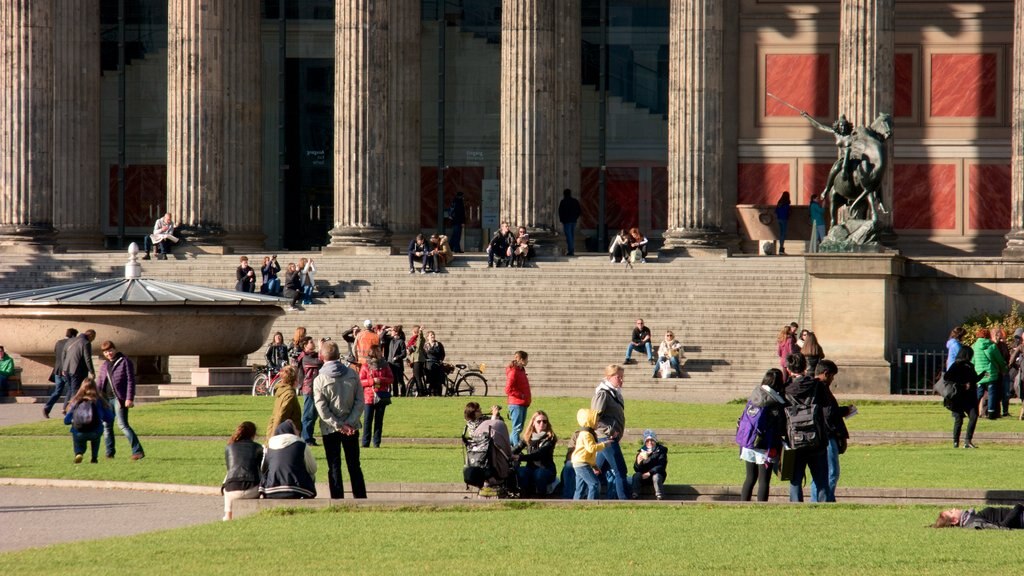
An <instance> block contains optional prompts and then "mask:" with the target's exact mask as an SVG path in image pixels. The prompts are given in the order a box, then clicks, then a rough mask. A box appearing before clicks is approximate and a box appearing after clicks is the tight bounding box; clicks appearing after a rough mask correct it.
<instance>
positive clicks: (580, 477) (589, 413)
mask: <svg viewBox="0 0 1024 576" xmlns="http://www.w3.org/2000/svg"><path fill="white" fill-rule="evenodd" d="M576 422H578V423H579V425H580V429H579V431H578V433H577V435H576V448H575V449H574V450H573V451H572V468H573V471H574V472H575V473H576V492H575V493H574V494H573V497H572V499H573V500H579V499H581V498H582V496H583V490H584V488H586V491H587V500H597V494H598V492H599V490H600V486H601V483H600V482H599V481H598V479H597V474H598V473H599V471H598V470H597V468H596V466H597V453H598V452H600V451H601V450H604V447H605V444H606V443H605V442H598V441H597V433H596V432H594V424H595V423H597V413H596V412H594V411H593V410H591V409H589V408H580V409H579V411H578V412H576Z"/></svg>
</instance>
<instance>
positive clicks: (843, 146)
mask: <svg viewBox="0 0 1024 576" xmlns="http://www.w3.org/2000/svg"><path fill="white" fill-rule="evenodd" d="M800 115H801V116H803V117H804V118H806V119H807V121H808V122H810V123H811V125H812V126H814V127H815V128H817V129H818V130H821V131H822V132H828V133H829V134H832V135H834V136H835V138H836V148H838V149H839V157H838V158H837V159H836V161H835V163H833V164H832V169H831V170H829V171H828V178H826V179H825V190H823V191H822V193H821V197H822V198H828V197H829V195H828V193H829V192H831V191H832V188H833V184H832V182H833V180H835V177H836V175H838V174H839V173H841V172H842V171H843V168H844V167H845V166H846V163H847V162H849V160H850V146H851V145H852V144H853V124H852V123H851V122H850V121H849V120H847V119H846V114H840V115H839V118H838V119H836V121H835V122H833V123H832V127H831V128H829V127H828V126H826V125H824V124H822V123H821V122H818V121H817V120H815V119H814V118H812V117H811V115H810V114H808V113H807V112H800Z"/></svg>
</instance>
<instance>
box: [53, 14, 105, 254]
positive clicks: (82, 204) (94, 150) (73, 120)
mask: <svg viewBox="0 0 1024 576" xmlns="http://www.w3.org/2000/svg"><path fill="white" fill-rule="evenodd" d="M53 17H54V30H55V37H56V38H57V41H55V42H54V43H53V50H54V59H53V65H54V71H53V82H54V86H53V226H54V228H56V229H57V231H58V236H57V243H58V245H59V246H60V247H61V248H69V247H73V248H86V249H90V248H91V249H96V248H100V247H101V246H102V245H103V236H102V234H101V233H100V214H99V207H100V196H99V190H98V186H99V182H100V115H99V112H98V111H99V108H100V80H101V78H102V76H101V73H100V2H99V0H55V2H54V14H53Z"/></svg>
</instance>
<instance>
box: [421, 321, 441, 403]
mask: <svg viewBox="0 0 1024 576" xmlns="http://www.w3.org/2000/svg"><path fill="white" fill-rule="evenodd" d="M423 354H424V357H425V362H424V368H426V372H427V381H428V382H429V383H430V395H431V396H440V395H441V388H442V386H444V357H445V354H444V344H441V343H440V342H438V341H437V337H436V336H435V335H434V332H433V331H430V332H427V341H426V342H424V344H423Z"/></svg>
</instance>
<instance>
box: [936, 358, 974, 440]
mask: <svg viewBox="0 0 1024 576" xmlns="http://www.w3.org/2000/svg"><path fill="white" fill-rule="evenodd" d="M973 359H974V350H972V349H970V348H969V347H967V346H963V347H961V348H960V352H958V353H957V355H956V358H954V359H953V365H952V366H950V367H949V369H948V370H946V373H945V374H944V375H943V376H942V377H943V378H945V379H946V380H947V381H949V382H952V383H953V384H955V385H956V388H957V393H956V395H954V396H953V397H952V398H950V399H948V400H943V401H942V404H943V405H944V406H945V407H946V408H949V411H950V412H952V413H953V448H959V447H960V430H961V428H962V427H963V424H964V416H967V438H965V439H964V448H975V446H974V442H972V440H974V427H975V425H977V423H978V402H977V399H978V381H979V380H981V376H979V375H978V373H977V372H976V371H975V370H974V364H972V363H971V361H972V360H973Z"/></svg>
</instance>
